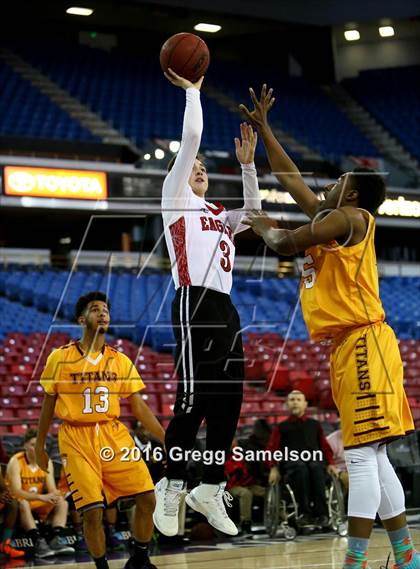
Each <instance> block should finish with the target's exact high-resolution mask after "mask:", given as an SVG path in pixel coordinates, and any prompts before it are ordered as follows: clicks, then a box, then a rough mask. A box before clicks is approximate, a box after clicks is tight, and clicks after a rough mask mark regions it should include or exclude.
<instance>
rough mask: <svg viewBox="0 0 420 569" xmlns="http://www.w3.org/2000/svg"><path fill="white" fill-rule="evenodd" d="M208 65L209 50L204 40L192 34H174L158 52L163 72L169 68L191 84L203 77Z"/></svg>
mask: <svg viewBox="0 0 420 569" xmlns="http://www.w3.org/2000/svg"><path fill="white" fill-rule="evenodd" d="M209 63H210V52H209V48H208V47H207V45H206V43H205V41H204V40H202V39H201V38H199V37H198V36H196V35H194V34H189V33H185V32H182V33H180V34H175V35H174V36H171V37H170V38H169V39H168V40H166V42H165V43H164V44H163V46H162V49H161V50H160V65H161V67H162V69H163V71H167V69H168V67H170V68H171V69H172V70H173V71H175V73H177V74H178V75H180V76H181V77H185V79H188V80H189V81H191V82H192V83H195V82H196V81H198V80H199V79H200V77H201V76H202V75H204V73H205V72H206V71H207V68H208V66H209Z"/></svg>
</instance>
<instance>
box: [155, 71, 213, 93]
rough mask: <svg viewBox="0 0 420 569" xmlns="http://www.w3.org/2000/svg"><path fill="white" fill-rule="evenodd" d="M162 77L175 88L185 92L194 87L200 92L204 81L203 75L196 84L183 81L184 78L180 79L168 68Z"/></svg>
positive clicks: (186, 80)
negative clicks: (180, 88)
mask: <svg viewBox="0 0 420 569" xmlns="http://www.w3.org/2000/svg"><path fill="white" fill-rule="evenodd" d="M164 75H165V77H166V79H168V81H170V82H171V83H172V85H175V87H182V88H183V89H185V90H187V89H189V88H190V87H195V88H196V89H198V90H200V89H201V84H202V83H203V79H204V75H203V76H202V77H200V79H199V80H198V81H197V82H196V83H191V81H189V80H188V79H185V77H180V76H179V75H177V74H176V73H175V71H173V70H172V69H170V68H168V71H167V72H166V73H164Z"/></svg>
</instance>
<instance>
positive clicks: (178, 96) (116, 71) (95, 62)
mask: <svg viewBox="0 0 420 569" xmlns="http://www.w3.org/2000/svg"><path fill="white" fill-rule="evenodd" d="M17 49H18V51H19V52H20V54H21V55H22V56H23V57H24V58H25V59H26V60H27V61H29V62H30V63H32V64H33V65H35V66H36V67H38V68H39V69H40V70H41V71H42V72H43V73H45V74H47V75H48V76H49V77H50V78H51V79H52V80H53V81H55V82H56V83H58V84H59V85H60V86H61V87H62V88H64V89H66V90H68V91H69V92H70V94H71V95H73V96H74V97H77V98H78V99H79V100H80V101H81V102H82V103H83V104H85V105H87V106H88V107H90V108H91V109H92V110H93V111H94V112H96V113H98V114H99V115H100V116H101V117H102V118H103V119H104V120H106V121H108V122H109V123H111V124H112V125H113V126H114V127H115V128H117V129H118V130H120V131H121V132H123V133H124V135H125V136H127V137H128V138H130V139H131V140H133V141H134V142H135V143H136V144H138V145H139V146H142V145H143V144H144V143H146V142H147V141H148V140H150V139H154V138H161V139H170V140H172V139H175V140H179V138H180V135H181V131H182V118H183V114H184V107H185V95H184V93H183V92H182V91H181V89H175V88H174V87H173V86H172V85H171V84H170V83H169V82H168V81H167V80H166V79H165V78H164V77H163V75H162V72H161V70H160V67H159V62H158V60H157V59H156V58H154V57H146V56H141V55H133V54H127V53H123V52H118V51H116V52H112V53H106V52H104V51H103V50H99V49H92V48H89V47H86V46H76V45H71V46H70V45H66V44H57V45H56V46H55V47H54V49H53V50H52V49H51V46H50V45H42V44H41V43H40V44H37V45H32V44H31V45H30V46H29V45H27V46H25V45H20V46H19V47H18V48H17ZM201 100H202V105H203V113H204V116H205V129H204V133H203V138H202V146H203V147H204V148H217V149H219V150H227V151H231V152H233V150H234V145H233V138H234V136H236V135H237V133H238V123H239V117H238V115H237V114H236V113H234V112H232V111H229V110H227V109H225V108H224V107H222V106H221V105H219V104H217V103H216V102H215V101H213V100H211V99H210V98H209V97H207V96H206V95H205V93H203V94H202V97H201Z"/></svg>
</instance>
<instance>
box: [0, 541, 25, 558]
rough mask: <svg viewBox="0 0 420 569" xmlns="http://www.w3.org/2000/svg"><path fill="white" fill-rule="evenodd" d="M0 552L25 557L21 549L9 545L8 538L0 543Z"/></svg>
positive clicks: (10, 555)
mask: <svg viewBox="0 0 420 569" xmlns="http://www.w3.org/2000/svg"><path fill="white" fill-rule="evenodd" d="M0 553H3V554H4V555H7V557H12V558H13V559H16V558H17V557H25V552H24V551H22V550H21V549H15V548H14V547H12V546H11V545H10V538H9V539H6V541H5V542H4V543H0Z"/></svg>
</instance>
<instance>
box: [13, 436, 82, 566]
mask: <svg viewBox="0 0 420 569" xmlns="http://www.w3.org/2000/svg"><path fill="white" fill-rule="evenodd" d="M36 436H37V432H36V431H35V430H34V429H29V430H28V431H27V432H26V433H25V436H24V437H23V451H21V452H18V453H16V454H14V455H13V456H12V457H11V459H10V460H9V463H8V465H7V472H6V476H7V483H8V485H9V487H10V491H11V492H12V494H13V495H14V496H15V497H16V498H17V500H18V502H19V514H20V523H21V525H22V527H23V529H24V530H25V531H26V532H27V535H28V537H29V538H31V540H32V541H33V543H34V553H35V556H36V557H40V558H42V559H43V558H46V557H52V556H54V555H56V554H57V555H60V554H72V553H74V552H75V550H74V548H73V547H71V546H70V545H68V543H67V540H66V538H65V532H64V528H65V527H66V522H67V512H68V505H67V502H66V501H65V500H64V498H63V496H62V495H61V492H60V491H59V490H57V487H56V485H55V480H54V469H53V465H52V462H51V460H50V461H49V464H48V471H49V472H48V473H46V472H44V471H43V470H42V469H41V468H40V467H39V466H38V465H37V463H36V460H35V441H36ZM35 515H37V516H38V518H39V519H41V520H42V521H45V520H47V519H48V518H50V519H51V526H52V533H53V538H52V539H51V541H50V542H49V543H47V542H46V540H45V539H44V538H43V537H41V535H40V533H39V531H38V529H37V526H36V523H35V518H34V516H35Z"/></svg>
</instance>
